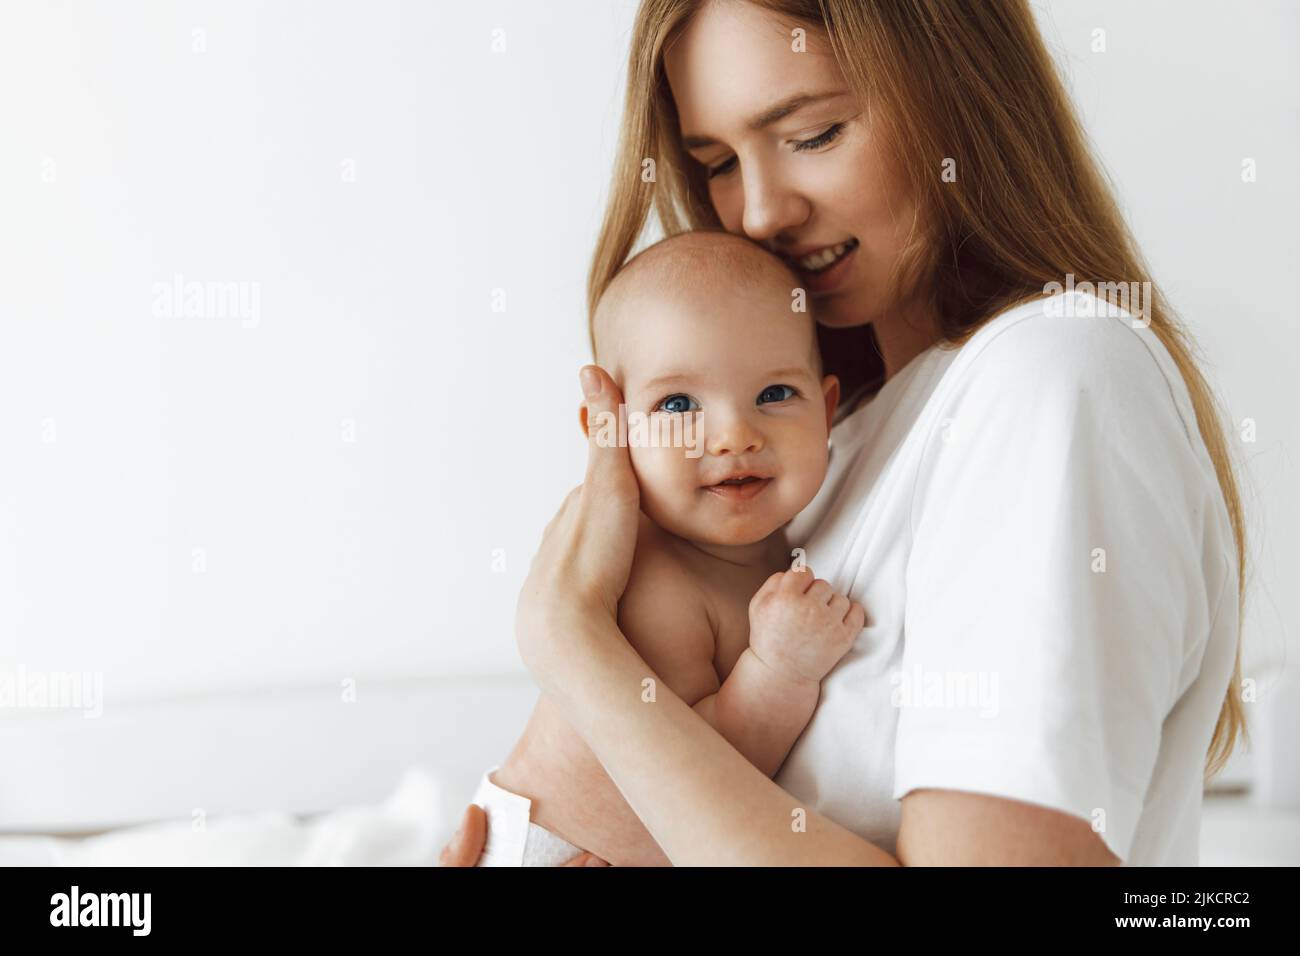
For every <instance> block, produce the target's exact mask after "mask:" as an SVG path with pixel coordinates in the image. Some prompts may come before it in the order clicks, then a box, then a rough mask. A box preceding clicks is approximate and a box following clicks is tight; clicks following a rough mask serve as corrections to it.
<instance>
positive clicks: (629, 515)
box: [515, 365, 640, 691]
mask: <svg viewBox="0 0 1300 956" xmlns="http://www.w3.org/2000/svg"><path fill="white" fill-rule="evenodd" d="M579 380H580V381H581V383H582V390H583V395H584V397H585V398H586V404H585V407H584V418H583V423H584V425H585V427H586V429H587V473H586V476H585V478H584V479H583V482H582V484H581V485H579V486H578V487H577V488H574V489H573V491H571V492H569V495H568V497H567V498H565V499H564V504H563V505H562V506H561V507H560V511H559V513H558V514H557V515H556V516H555V517H554V518H553V519H552V520H551V523H550V524H548V525H547V526H546V531H545V532H544V533H543V535H542V543H541V546H540V547H539V548H538V551H537V554H536V555H535V556H534V558H533V562H532V565H531V567H530V568H529V571H528V577H527V578H526V579H525V580H524V585H523V588H522V589H521V591H520V594H519V604H518V606H517V608H516V611H515V637H516V640H517V641H518V643H519V653H520V656H521V657H522V658H523V660H524V665H525V666H526V667H527V668H528V670H529V671H530V672H531V673H532V675H533V677H534V679H535V680H536V681H537V682H538V684H539V685H541V687H542V690H543V691H545V690H546V689H547V684H548V678H549V676H550V663H551V662H552V661H554V660H556V659H557V658H558V656H559V655H562V653H563V651H564V650H565V635H566V633H568V632H569V629H570V625H571V623H572V622H575V621H578V620H583V619H588V620H589V619H590V618H591V616H593V615H608V617H609V619H610V620H617V617H618V601H619V598H620V597H622V595H623V589H624V588H626V587H627V581H628V576H629V575H630V574H631V571H632V555H633V552H634V551H635V549H636V534H637V516H638V513H639V509H640V493H639V491H638V488H637V483H636V475H635V474H634V473H633V471H632V461H631V458H630V456H629V455H628V450H627V447H626V446H625V445H621V444H620V443H619V442H618V441H617V440H611V439H617V438H618V437H619V432H618V429H617V422H618V411H619V406H620V404H621V403H622V401H623V396H622V394H621V393H620V392H619V390H618V386H617V385H615V384H614V380H613V379H612V378H610V377H609V375H608V374H607V373H606V372H605V370H604V369H602V368H600V367H599V366H597V365H585V366H583V368H582V370H581V372H580V374H579ZM602 425H604V426H605V427H604V428H602Z"/></svg>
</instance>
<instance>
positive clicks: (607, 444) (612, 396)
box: [578, 365, 637, 500]
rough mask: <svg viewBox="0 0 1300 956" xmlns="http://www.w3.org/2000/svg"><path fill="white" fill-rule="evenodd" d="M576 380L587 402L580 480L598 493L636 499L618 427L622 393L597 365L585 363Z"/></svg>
mask: <svg viewBox="0 0 1300 956" xmlns="http://www.w3.org/2000/svg"><path fill="white" fill-rule="evenodd" d="M578 381H579V383H580V384H581V385H582V395H583V400H584V401H585V402H586V405H587V443H588V452H587V477H586V478H584V479H583V482H582V483H583V485H584V486H586V487H588V488H590V489H592V491H593V492H594V493H596V494H598V495H606V494H615V495H622V496H626V495H629V494H631V495H632V496H633V497H634V500H635V496H636V491H637V487H636V476H635V475H634V474H633V472H632V461H631V458H630V456H629V455H628V451H627V444H626V442H625V441H622V440H621V439H622V438H623V436H622V435H621V433H620V429H619V414H618V411H619V406H620V405H621V404H622V403H623V393H622V392H620V391H619V388H618V386H617V385H615V384H614V380H613V379H612V378H610V377H609V373H608V372H606V371H605V370H604V369H603V368H601V367H600V366H599V365H584V366H583V367H582V368H581V369H580V370H579V372H578Z"/></svg>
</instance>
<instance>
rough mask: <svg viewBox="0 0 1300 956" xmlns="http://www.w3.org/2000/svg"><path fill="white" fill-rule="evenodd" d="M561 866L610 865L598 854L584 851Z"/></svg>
mask: <svg viewBox="0 0 1300 956" xmlns="http://www.w3.org/2000/svg"><path fill="white" fill-rule="evenodd" d="M560 866H609V864H608V863H606V862H605V861H604V860H602V859H601V858H600V857H598V856H596V854H594V853H592V852H590V851H588V850H583V851H582V852H581V853H579V854H578V855H577V856H575V857H574V858H573V859H572V860H570V861H569V862H568V863H561V864H560Z"/></svg>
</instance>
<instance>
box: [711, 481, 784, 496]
mask: <svg viewBox="0 0 1300 956" xmlns="http://www.w3.org/2000/svg"><path fill="white" fill-rule="evenodd" d="M771 483H772V479H771V478H755V479H753V480H752V481H745V482H741V483H740V484H734V485H721V484H719V485H705V486H704V490H705V491H707V492H709V494H712V495H717V496H718V497H719V498H721V499H723V500H724V501H749V500H750V499H751V498H753V497H755V496H756V495H760V494H762V493H763V490H764V489H765V488H767V486H768V485H770V484H771Z"/></svg>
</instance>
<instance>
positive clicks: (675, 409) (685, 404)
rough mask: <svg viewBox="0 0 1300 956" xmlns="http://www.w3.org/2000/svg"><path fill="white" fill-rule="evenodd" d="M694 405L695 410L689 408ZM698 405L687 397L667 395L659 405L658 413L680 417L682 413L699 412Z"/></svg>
mask: <svg viewBox="0 0 1300 956" xmlns="http://www.w3.org/2000/svg"><path fill="white" fill-rule="evenodd" d="M692 405H694V406H695V408H691V406H692ZM699 407H700V406H699V405H698V404H697V403H696V401H695V399H693V398H691V397H690V396H689V395H669V396H668V397H667V398H665V399H664V400H663V401H662V402H660V403H659V411H664V412H668V413H669V414H670V415H680V414H682V413H683V412H693V411H698V410H699Z"/></svg>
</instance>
